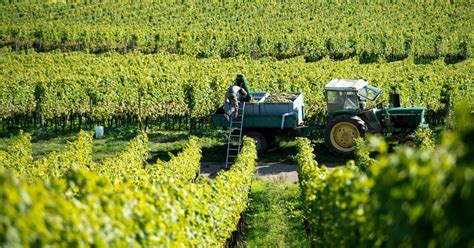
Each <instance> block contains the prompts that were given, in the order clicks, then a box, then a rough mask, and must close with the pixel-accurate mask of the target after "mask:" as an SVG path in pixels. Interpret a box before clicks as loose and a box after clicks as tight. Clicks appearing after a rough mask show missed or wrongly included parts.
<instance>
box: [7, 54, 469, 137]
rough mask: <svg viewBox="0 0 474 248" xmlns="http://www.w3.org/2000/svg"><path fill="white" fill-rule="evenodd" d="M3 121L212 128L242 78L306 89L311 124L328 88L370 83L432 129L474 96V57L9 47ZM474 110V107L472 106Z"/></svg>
mask: <svg viewBox="0 0 474 248" xmlns="http://www.w3.org/2000/svg"><path fill="white" fill-rule="evenodd" d="M0 55H1V56H0V66H1V67H2V70H0V118H2V119H3V120H4V121H3V124H4V128H5V126H7V127H9V126H12V127H23V128H27V127H43V128H49V129H51V128H55V129H57V128H62V129H64V128H68V127H69V128H79V129H80V128H83V127H86V126H89V127H90V126H92V124H94V123H100V124H104V125H107V126H121V125H125V124H130V123H137V122H139V120H141V121H142V122H143V123H144V125H145V126H146V125H149V124H157V125H160V126H164V127H165V128H167V129H169V128H173V127H174V128H183V127H185V126H191V127H196V126H197V125H198V124H200V123H206V120H208V118H209V116H210V114H211V113H212V112H213V111H214V110H215V109H216V108H217V107H218V106H219V105H221V104H222V103H223V101H224V92H225V90H226V89H227V87H228V86H229V84H231V83H232V81H233V79H234V78H235V74H237V73H242V74H244V75H245V76H246V79H247V81H248V82H249V87H250V90H251V91H252V92H259V91H260V92H261V91H268V92H289V91H293V92H298V91H299V92H303V93H304V97H305V110H306V113H307V116H308V118H309V120H311V121H313V122H319V123H322V122H324V116H325V109H326V106H325V100H324V95H323V87H324V85H325V84H326V83H327V82H329V81H330V80H331V79H333V78H366V79H368V80H369V81H370V82H371V84H374V85H375V86H378V87H380V88H383V89H384V90H385V91H386V94H384V96H385V98H384V99H386V98H387V96H388V94H387V93H388V92H393V91H394V92H397V93H400V95H401V96H402V104H403V105H423V106H426V107H427V109H429V110H430V112H429V113H428V120H429V121H430V122H432V123H436V122H439V120H440V119H441V120H442V119H443V117H444V115H445V114H446V112H447V110H448V109H449V107H450V105H451V102H452V101H455V100H461V101H466V102H470V101H468V99H472V98H473V97H474V89H473V88H472V83H471V82H472V81H474V78H473V74H472V70H471V68H472V67H473V60H472V59H467V60H465V61H463V62H461V63H457V64H453V65H446V64H444V63H443V62H442V61H440V60H437V61H434V62H433V63H432V64H428V65H417V64H414V63H413V62H411V61H410V60H408V59H407V60H403V61H398V62H392V63H379V64H360V63H358V61H357V60H354V59H348V60H344V61H339V62H334V61H331V60H328V59H323V60H321V61H318V62H316V63H305V62H304V59H303V58H302V57H298V58H293V59H288V60H284V61H278V60H272V59H262V60H252V59H248V58H245V57H238V58H232V59H224V60H223V59H215V58H212V59H196V58H193V57H188V56H177V55H173V54H155V55H142V54H140V53H128V54H126V55H121V54H117V53H106V54H102V55H90V54H87V53H82V52H73V53H36V52H34V51H28V52H27V53H25V54H18V53H14V52H11V51H9V50H8V49H2V50H1V51H0ZM471 107H472V104H471Z"/></svg>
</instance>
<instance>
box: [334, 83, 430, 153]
mask: <svg viewBox="0 0 474 248" xmlns="http://www.w3.org/2000/svg"><path fill="white" fill-rule="evenodd" d="M381 95H382V90H381V89H379V88H377V87H374V86H371V85H369V84H368V82H367V80H363V79H333V80H331V81H330V82H329V83H328V84H327V85H326V86H325V96H326V101H327V112H328V115H327V125H326V130H325V143H326V146H327V148H328V149H329V150H330V151H331V152H333V153H335V154H339V155H343V156H345V155H351V154H352V153H353V151H354V149H355V143H354V138H358V137H364V136H365V135H366V134H375V133H382V134H391V137H393V138H396V139H398V141H399V142H400V143H402V144H405V145H414V136H413V135H414V132H415V129H416V128H417V127H418V126H419V125H424V126H427V125H426V124H425V119H424V112H425V108H424V107H400V97H399V95H398V94H393V95H391V103H390V105H389V106H385V104H384V102H383V101H382V102H378V103H377V99H379V97H380V96H381Z"/></svg>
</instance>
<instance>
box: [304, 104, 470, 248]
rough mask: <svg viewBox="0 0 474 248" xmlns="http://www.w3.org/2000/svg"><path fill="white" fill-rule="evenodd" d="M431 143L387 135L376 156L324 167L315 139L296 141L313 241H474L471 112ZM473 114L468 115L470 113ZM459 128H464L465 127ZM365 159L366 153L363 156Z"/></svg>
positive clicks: (445, 243) (446, 243) (354, 243)
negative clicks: (422, 145) (395, 141)
mask: <svg viewBox="0 0 474 248" xmlns="http://www.w3.org/2000/svg"><path fill="white" fill-rule="evenodd" d="M462 115H464V116H466V118H465V119H464V120H465V121H467V122H465V125H462V126H460V127H461V128H462V129H458V131H457V132H446V133H445V134H444V135H443V139H442V142H441V145H440V146H438V147H436V148H435V149H433V150H414V149H411V148H408V149H396V150H395V151H394V153H393V154H387V149H386V147H387V144H385V143H384V142H383V141H381V140H377V141H372V142H371V143H373V144H378V146H376V148H375V149H376V150H377V151H378V152H379V153H380V156H379V157H378V158H377V160H373V161H367V160H362V162H368V163H369V164H370V166H369V167H368V168H367V167H363V169H365V170H366V172H365V173H364V172H362V171H360V170H359V169H358V168H357V167H355V166H354V164H353V163H352V164H351V163H349V164H348V165H346V167H338V168H334V169H332V170H328V169H327V168H326V167H325V166H322V167H318V164H317V162H316V161H315V160H314V157H315V156H314V154H313V148H312V147H311V145H310V142H309V140H307V139H305V138H299V140H298V142H297V143H298V155H297V160H298V165H299V168H298V174H299V175H298V176H299V179H300V181H299V183H300V188H301V197H302V201H303V208H304V215H305V219H306V222H307V231H308V235H309V237H310V239H311V242H312V243H313V245H315V246H329V247H333V246H363V247H374V246H375V247H395V246H397V247H398V246H413V247H421V246H427V245H430V246H443V247H448V246H453V247H456V246H465V245H468V246H469V245H473V244H474V239H473V235H472V234H473V230H474V225H473V223H472V221H471V220H472V219H473V217H474V215H473V214H472V211H471V209H472V208H473V207H474V197H473V193H474V187H473V185H474V180H473V177H472V175H473V173H474V171H473V168H472V159H471V155H472V154H473V152H474V147H473V146H472V142H471V141H470V140H471V139H472V138H473V135H474V128H473V125H472V123H473V122H472V121H473V120H472V115H471V117H468V114H466V113H464V114H462ZM469 118H470V119H469ZM459 130H461V131H459ZM359 158H360V156H359Z"/></svg>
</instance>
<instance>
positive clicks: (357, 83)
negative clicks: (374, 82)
mask: <svg viewBox="0 0 474 248" xmlns="http://www.w3.org/2000/svg"><path fill="white" fill-rule="evenodd" d="M324 89H325V95H326V100H327V111H328V117H329V118H332V116H334V115H337V114H341V113H347V114H354V115H355V114H358V113H359V112H362V111H364V110H366V107H367V101H371V102H375V101H376V100H377V98H378V97H379V96H380V95H381V94H382V90H381V89H379V88H377V87H374V86H371V85H369V84H368V82H367V81H366V80H364V79H333V80H331V81H330V82H329V83H328V84H327V85H326V86H325V88H324Z"/></svg>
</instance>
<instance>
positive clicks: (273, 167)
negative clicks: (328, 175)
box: [201, 161, 343, 183]
mask: <svg viewBox="0 0 474 248" xmlns="http://www.w3.org/2000/svg"><path fill="white" fill-rule="evenodd" d="M319 164H324V165H326V166H327V167H328V168H329V169H331V168H334V167H336V166H341V165H343V163H325V162H321V163H319ZM223 167H224V164H223V163H217V162H203V163H201V174H202V175H205V176H208V177H211V178H212V177H214V176H215V175H216V173H217V172H219V171H220V170H221V169H222V168H223ZM297 170H298V165H296V164H289V163H288V162H285V161H283V162H270V163H258V165H257V170H256V172H255V176H257V177H259V178H264V179H269V180H275V179H283V180H285V181H287V182H291V183H294V182H297V181H298V171H297Z"/></svg>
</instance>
